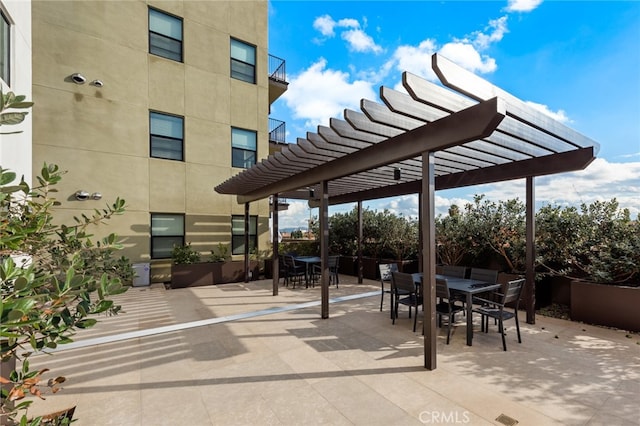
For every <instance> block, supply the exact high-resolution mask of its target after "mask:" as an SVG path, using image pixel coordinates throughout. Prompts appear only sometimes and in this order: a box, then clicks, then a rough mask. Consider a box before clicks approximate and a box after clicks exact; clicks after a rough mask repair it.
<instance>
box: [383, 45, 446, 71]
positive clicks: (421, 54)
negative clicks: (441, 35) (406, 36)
mask: <svg viewBox="0 0 640 426" xmlns="http://www.w3.org/2000/svg"><path fill="white" fill-rule="evenodd" d="M436 51H437V43H436V41H435V40H433V39H426V40H423V41H421V42H420V44H419V45H417V46H410V45H404V46H399V47H398V48H397V49H396V51H395V52H394V53H393V57H392V61H393V62H395V63H396V64H397V65H396V67H397V69H398V70H399V71H408V72H410V73H412V74H416V75H419V76H421V77H424V78H426V79H427V80H431V81H436V80H437V79H438V78H437V76H436V74H435V73H434V72H433V70H432V69H431V55H433V54H434V53H435V52H436Z"/></svg>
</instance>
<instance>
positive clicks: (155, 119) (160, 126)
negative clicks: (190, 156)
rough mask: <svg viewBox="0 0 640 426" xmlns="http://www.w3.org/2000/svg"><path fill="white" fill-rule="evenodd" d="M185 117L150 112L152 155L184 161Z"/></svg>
mask: <svg viewBox="0 0 640 426" xmlns="http://www.w3.org/2000/svg"><path fill="white" fill-rule="evenodd" d="M183 121H184V119H183V118H182V117H176V116H174V115H167V114H161V113H159V112H150V113H149V130H150V132H149V133H150V139H151V156H152V157H155V158H166V159H168V160H178V161H182V160H183V159H184V156H183V153H182V145H183V128H184V123H183Z"/></svg>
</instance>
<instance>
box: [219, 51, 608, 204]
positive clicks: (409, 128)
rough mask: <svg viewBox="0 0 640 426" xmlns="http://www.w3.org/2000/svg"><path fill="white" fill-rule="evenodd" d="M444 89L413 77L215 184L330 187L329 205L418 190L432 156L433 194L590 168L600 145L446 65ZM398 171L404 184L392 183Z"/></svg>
mask: <svg viewBox="0 0 640 426" xmlns="http://www.w3.org/2000/svg"><path fill="white" fill-rule="evenodd" d="M433 69H434V71H435V72H436V74H437V75H438V77H439V78H440V81H441V83H442V86H441V85H437V84H434V83H431V82H429V81H427V80H425V79H422V78H420V77H418V76H416V75H413V74H410V73H408V72H405V73H403V75H402V83H403V86H404V88H405V89H406V91H407V93H408V94H406V93H403V92H400V91H397V90H393V89H389V88H387V87H381V88H380V99H381V100H382V103H380V102H376V101H372V100H368V99H362V100H361V102H360V108H361V111H353V110H349V109H347V110H345V111H344V119H342V120H340V119H336V118H332V119H331V120H330V124H329V126H328V127H327V126H318V128H317V132H315V133H312V132H309V133H307V135H306V138H298V140H297V143H296V144H288V145H285V146H284V147H283V149H282V151H281V152H278V153H275V154H273V155H270V156H269V157H268V158H266V159H264V160H262V161H261V162H259V163H258V164H256V165H255V166H253V167H252V168H250V169H247V170H245V171H243V172H241V173H239V174H237V175H235V176H233V177H232V178H230V179H228V180H227V181H225V182H223V183H221V184H219V185H218V186H216V187H215V190H216V191H217V192H218V193H221V194H234V195H237V196H238V202H239V203H245V202H251V201H256V200H259V199H263V198H266V197H269V196H270V195H273V194H279V195H280V196H281V197H286V198H299V199H305V198H308V197H309V192H310V191H309V188H314V189H316V191H314V193H315V194H318V193H319V192H318V191H317V189H319V188H318V183H319V182H321V181H324V180H328V181H330V185H329V189H328V191H329V203H330V204H340V203H346V202H353V201H359V200H367V199H377V198H383V197H389V196H394V195H403V194H410V193H418V192H420V185H421V181H422V160H421V155H422V153H423V152H425V151H430V152H434V153H435V189H436V190H439V189H449V188H456V187H462V186H469V185H477V184H483V183H491V182H498V181H505V180H511V179H517V178H522V177H527V176H541V175H548V174H553V173H560V172H568V171H574V170H580V169H584V168H585V167H586V166H587V165H588V164H589V163H590V162H591V161H593V159H594V158H595V155H596V154H597V151H598V149H599V145H598V144H597V143H596V142H595V141H593V140H591V139H589V138H587V137H586V136H583V135H581V134H580V133H578V132H576V131H575V130H573V129H570V128H569V127H567V126H565V125H564V124H562V123H560V122H558V121H556V120H554V119H553V118H551V117H550V116H548V115H546V114H544V113H542V112H540V111H538V110H536V109H535V108H533V107H532V106H530V105H529V104H527V103H525V102H523V101H521V100H520V99H518V98H516V97H515V96H513V95H511V94H509V93H507V92H505V91H504V90H502V89H500V88H498V87H496V86H494V85H492V84H490V83H489V82H487V81H486V80H483V79H481V78H479V77H477V76H476V75H474V74H472V73H470V72H469V71H467V70H465V69H463V68H461V67H460V66H458V65H456V64H454V63H453V62H451V61H449V60H448V59H446V58H444V57H442V56H439V55H434V56H433ZM396 169H399V170H400V171H401V172H400V175H401V176H400V179H399V180H396V179H394V170H396Z"/></svg>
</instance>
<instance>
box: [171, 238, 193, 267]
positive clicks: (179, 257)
mask: <svg viewBox="0 0 640 426" xmlns="http://www.w3.org/2000/svg"><path fill="white" fill-rule="evenodd" d="M171 259H172V260H173V263H174V264H176V265H182V264H189V263H198V262H200V253H199V252H197V251H196V250H195V249H193V247H191V243H188V244H184V245H181V246H173V250H171Z"/></svg>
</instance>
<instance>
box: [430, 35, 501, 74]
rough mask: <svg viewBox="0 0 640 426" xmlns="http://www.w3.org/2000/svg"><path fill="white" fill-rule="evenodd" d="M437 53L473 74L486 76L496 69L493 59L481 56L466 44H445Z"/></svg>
mask: <svg viewBox="0 0 640 426" xmlns="http://www.w3.org/2000/svg"><path fill="white" fill-rule="evenodd" d="M439 53H440V54H442V56H444V57H445V58H447V59H450V60H452V61H453V62H455V63H456V64H458V65H460V66H461V67H463V68H466V69H468V70H469V71H471V72H473V73H481V74H487V73H491V72H494V71H495V70H496V69H497V68H498V66H497V65H496V60H495V59H493V58H492V57H490V56H488V55H481V54H480V52H478V51H477V50H476V48H475V47H473V45H471V44H470V43H468V42H451V43H447V44H445V45H444V46H442V49H440V51H439Z"/></svg>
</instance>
